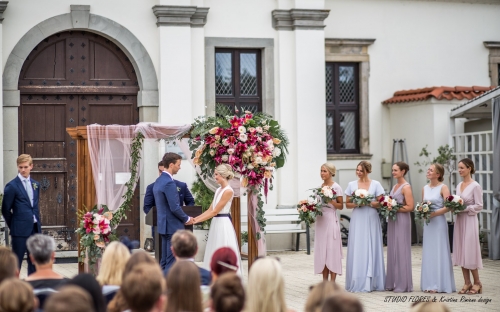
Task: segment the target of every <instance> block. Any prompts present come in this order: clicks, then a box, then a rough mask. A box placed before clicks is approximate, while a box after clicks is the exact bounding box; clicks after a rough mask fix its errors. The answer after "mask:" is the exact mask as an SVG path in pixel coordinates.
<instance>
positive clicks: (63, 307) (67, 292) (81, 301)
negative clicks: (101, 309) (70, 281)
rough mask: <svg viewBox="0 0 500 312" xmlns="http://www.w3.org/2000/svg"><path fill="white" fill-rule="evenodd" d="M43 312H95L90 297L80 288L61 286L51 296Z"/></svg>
mask: <svg viewBox="0 0 500 312" xmlns="http://www.w3.org/2000/svg"><path fill="white" fill-rule="evenodd" d="M43 311H44V312H68V311H71V312H95V310H94V305H93V302H92V297H90V295H89V294H88V293H87V292H86V291H85V290H84V289H82V288H81V287H78V286H75V285H68V286H63V287H62V288H61V289H60V291H59V292H57V293H54V294H52V295H51V296H50V297H49V298H47V301H46V302H45V306H44V308H43Z"/></svg>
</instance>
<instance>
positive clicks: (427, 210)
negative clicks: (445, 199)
mask: <svg viewBox="0 0 500 312" xmlns="http://www.w3.org/2000/svg"><path fill="white" fill-rule="evenodd" d="M418 219H423V220H425V224H429V222H431V202H430V201H426V202H422V203H417V205H416V206H415V220H418Z"/></svg>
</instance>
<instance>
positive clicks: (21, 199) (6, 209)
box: [2, 154, 42, 275]
mask: <svg viewBox="0 0 500 312" xmlns="http://www.w3.org/2000/svg"><path fill="white" fill-rule="evenodd" d="M31 169H33V159H32V158H31V156H30V155H27V154H22V155H20V156H19V157H18V158H17V170H18V172H19V173H18V174H17V177H15V178H14V179H13V180H12V181H10V182H9V183H7V185H6V186H5V189H4V195H3V201H2V215H3V218H4V219H5V222H6V223H7V226H8V227H9V229H10V235H11V236H12V251H13V252H14V253H15V254H16V256H17V258H18V259H19V261H18V265H19V269H21V264H22V261H23V258H24V254H25V253H28V257H27V259H28V275H30V274H31V273H34V272H35V271H36V268H35V266H34V265H33V263H31V259H30V256H29V251H28V249H27V247H26V241H27V240H28V238H29V237H30V236H31V235H33V234H35V233H41V232H42V230H41V222H40V211H39V209H38V197H39V195H40V193H39V192H40V184H39V183H38V182H37V181H35V180H33V179H31V178H30V172H31Z"/></svg>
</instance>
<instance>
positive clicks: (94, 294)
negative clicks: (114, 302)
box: [66, 273, 106, 312]
mask: <svg viewBox="0 0 500 312" xmlns="http://www.w3.org/2000/svg"><path fill="white" fill-rule="evenodd" d="M66 285H74V286H79V287H80V288H82V289H83V290H85V291H86V292H87V293H88V294H89V295H90V298H91V299H92V301H91V302H92V305H93V307H94V311H95V312H106V302H105V301H104V296H103V295H102V289H101V285H99V283H98V282H97V280H96V279H95V277H94V276H92V275H91V274H88V273H83V274H78V275H77V276H75V277H73V278H72V279H70V280H68V282H67V283H66ZM69 311H72V310H69Z"/></svg>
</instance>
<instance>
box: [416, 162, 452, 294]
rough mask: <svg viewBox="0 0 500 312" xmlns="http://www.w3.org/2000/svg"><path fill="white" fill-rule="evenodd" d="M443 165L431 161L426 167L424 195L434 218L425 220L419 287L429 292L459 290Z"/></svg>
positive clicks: (448, 192)
mask: <svg viewBox="0 0 500 312" xmlns="http://www.w3.org/2000/svg"><path fill="white" fill-rule="evenodd" d="M443 176H444V168H443V166H441V165H440V164H432V165H431V166H430V167H429V169H427V179H428V180H430V182H429V184H427V185H426V186H424V188H423V190H422V197H423V200H424V201H430V202H431V205H430V210H431V211H432V212H431V220H430V222H429V224H425V223H424V240H423V244H422V273H421V279H420V288H421V289H422V291H424V292H430V293H437V292H441V293H451V292H454V291H456V288H455V277H454V276H453V266H452V264H451V255H450V241H449V237H448V223H447V222H446V218H445V216H444V214H445V213H447V212H448V211H449V210H448V208H446V207H444V198H446V197H447V196H449V195H450V191H449V190H448V187H447V186H446V185H444V184H443V183H442V182H443Z"/></svg>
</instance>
